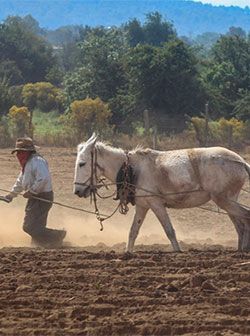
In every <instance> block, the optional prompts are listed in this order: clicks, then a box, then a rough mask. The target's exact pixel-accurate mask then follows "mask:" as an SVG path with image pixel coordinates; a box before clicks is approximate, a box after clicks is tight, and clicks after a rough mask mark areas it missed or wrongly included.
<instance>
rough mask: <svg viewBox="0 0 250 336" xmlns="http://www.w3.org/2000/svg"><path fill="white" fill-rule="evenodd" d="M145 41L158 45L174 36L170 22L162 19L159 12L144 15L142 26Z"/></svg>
mask: <svg viewBox="0 0 250 336" xmlns="http://www.w3.org/2000/svg"><path fill="white" fill-rule="evenodd" d="M143 30H144V34H145V41H146V43H148V44H150V45H154V46H159V45H161V43H163V42H169V41H171V40H173V39H174V38H176V32H175V30H174V28H173V25H172V24H171V23H170V22H167V21H165V20H163V18H162V15H161V14H160V13H159V12H153V13H149V14H147V15H146V22H145V24H144V26H143Z"/></svg>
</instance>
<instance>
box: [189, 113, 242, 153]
mask: <svg viewBox="0 0 250 336" xmlns="http://www.w3.org/2000/svg"><path fill="white" fill-rule="evenodd" d="M189 129H190V131H191V132H194V133H195V136H196V139H197V141H198V143H199V145H200V146H204V145H223V146H225V145H227V146H228V147H232V146H241V145H242V143H243V142H244V140H245V139H246V138H247V123H245V122H243V121H241V120H238V119H236V118H231V119H229V120H227V119H225V118H221V119H219V120H216V121H209V122H208V123H207V125H206V120H205V119H204V118H200V117H193V118H191V123H190V127H189Z"/></svg>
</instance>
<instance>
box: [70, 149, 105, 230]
mask: <svg viewBox="0 0 250 336" xmlns="http://www.w3.org/2000/svg"><path fill="white" fill-rule="evenodd" d="M97 169H99V170H100V171H102V172H103V171H104V169H103V168H102V167H101V166H100V165H99V164H98V162H97V149H96V147H94V148H93V149H92V150H91V174H90V177H89V178H88V179H87V180H86V181H85V182H74V184H75V185H79V186H85V187H88V188H89V189H90V203H92V201H93V202H94V206H95V214H96V218H97V219H98V220H99V222H100V225H101V231H102V230H103V224H102V222H103V221H104V220H105V219H106V218H103V217H101V215H100V212H99V209H98V207H97V195H98V192H97V188H98V185H97V184H95V183H94V181H96V182H97V181H98V177H97ZM89 181H90V183H88V182H89ZM100 182H103V181H102V180H100ZM103 184H104V183H103Z"/></svg>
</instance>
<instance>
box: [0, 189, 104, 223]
mask: <svg viewBox="0 0 250 336" xmlns="http://www.w3.org/2000/svg"><path fill="white" fill-rule="evenodd" d="M0 191H3V192H6V193H11V191H10V190H6V189H1V188H0ZM19 196H23V194H22V193H20V194H18V195H17V197H19ZM32 198H34V199H36V200H38V201H43V202H46V203H50V204H55V205H58V206H61V207H63V208H67V209H72V210H77V211H81V212H85V213H89V214H92V215H96V213H95V212H94V211H90V210H86V209H82V208H77V207H74V206H71V205H68V204H65V203H60V202H55V201H49V200H47V199H44V198H41V197H36V196H32ZM100 215H101V216H104V217H109V216H108V215H104V214H100Z"/></svg>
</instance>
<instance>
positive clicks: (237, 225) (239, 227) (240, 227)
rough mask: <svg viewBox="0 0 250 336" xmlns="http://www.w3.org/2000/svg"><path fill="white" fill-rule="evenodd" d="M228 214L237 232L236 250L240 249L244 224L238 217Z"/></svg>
mask: <svg viewBox="0 0 250 336" xmlns="http://www.w3.org/2000/svg"><path fill="white" fill-rule="evenodd" d="M228 216H229V218H230V219H231V221H232V222H233V224H234V227H235V230H236V232H237V234H238V250H239V251H241V249H242V242H243V236H244V224H243V223H242V222H241V221H240V220H239V218H237V217H235V216H232V215H230V214H229V215H228Z"/></svg>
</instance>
